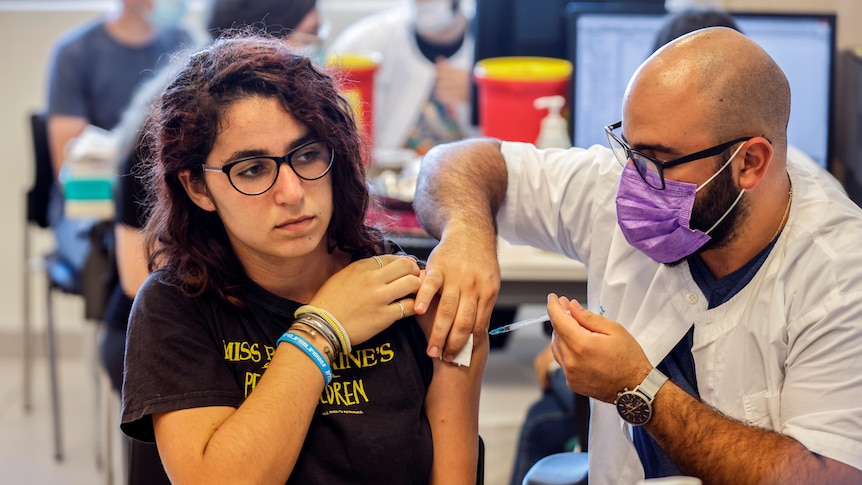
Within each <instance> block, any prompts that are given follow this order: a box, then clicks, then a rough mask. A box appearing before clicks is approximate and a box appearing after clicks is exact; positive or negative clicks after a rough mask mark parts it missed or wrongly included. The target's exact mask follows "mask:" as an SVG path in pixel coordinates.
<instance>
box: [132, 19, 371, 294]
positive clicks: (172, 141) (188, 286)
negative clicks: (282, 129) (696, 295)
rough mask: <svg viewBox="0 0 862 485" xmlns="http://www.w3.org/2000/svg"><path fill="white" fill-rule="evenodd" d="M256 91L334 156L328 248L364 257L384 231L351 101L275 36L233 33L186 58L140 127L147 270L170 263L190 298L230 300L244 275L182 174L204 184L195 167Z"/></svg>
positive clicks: (331, 80) (224, 237)
mask: <svg viewBox="0 0 862 485" xmlns="http://www.w3.org/2000/svg"><path fill="white" fill-rule="evenodd" d="M253 96H263V97H267V98H275V99H277V100H278V101H279V102H280V104H281V106H282V107H283V108H284V109H285V111H286V112H288V113H289V114H290V115H291V116H292V117H293V118H295V119H296V120H297V121H299V122H300V123H302V124H304V125H305V126H306V127H307V128H308V130H309V133H310V134H312V135H314V136H316V138H318V139H320V140H322V141H323V142H325V143H326V144H327V145H329V146H330V147H331V148H332V150H333V153H334V154H335V161H334V163H333V167H332V170H331V172H330V173H331V176H332V186H333V215H332V221H331V222H330V225H329V228H328V231H327V237H328V247H329V250H330V252H332V251H334V250H335V249H336V248H338V249H339V250H342V251H344V252H346V253H348V254H351V255H353V257H354V258H358V257H364V256H367V255H369V254H374V253H373V251H374V249H375V248H378V247H380V244H381V243H382V234H381V232H380V231H379V230H378V229H375V228H373V227H371V226H369V225H367V224H366V223H365V216H366V212H367V210H368V206H369V204H370V202H371V196H370V194H369V190H368V187H367V185H366V173H365V164H364V162H363V155H364V151H363V150H364V149H363V145H362V141H361V135H360V134H359V130H358V128H357V125H356V122H355V121H354V118H353V114H352V113H353V112H352V108H351V105H350V103H349V102H348V101H347V100H346V99H345V98H344V97H342V96H341V95H340V94H339V92H338V83H337V82H336V80H335V79H334V78H333V77H332V76H331V75H330V74H328V73H327V72H325V71H324V70H322V69H321V68H319V67H317V66H315V65H314V64H313V63H312V62H311V60H310V59H308V58H306V57H304V56H301V55H298V54H297V53H295V52H293V51H292V50H291V48H290V47H289V46H288V45H287V44H286V43H285V42H283V41H282V40H280V39H278V38H275V37H271V36H268V35H266V34H261V33H259V32H257V33H250V32H245V33H238V32H234V33H232V34H231V35H230V36H229V37H223V38H220V39H218V40H216V41H215V42H214V43H213V44H212V45H211V46H210V47H208V48H206V49H205V50H202V51H200V52H197V53H195V54H193V55H192V56H191V57H190V59H189V61H188V63H187V64H186V65H185V66H184V68H183V69H182V70H181V71H180V72H179V73H178V74H177V76H176V77H175V78H174V80H173V81H172V82H171V83H170V85H168V87H167V88H165V90H164V92H163V93H162V94H161V95H160V96H159V97H158V98H157V99H156V101H155V103H154V105H153V111H152V113H151V115H150V119H149V121H148V126H147V128H146V133H147V139H148V143H149V153H150V157H149V159H148V160H147V164H148V167H147V170H146V180H145V182H146V184H147V186H148V197H149V200H148V205H149V206H150V207H149V209H150V216H149V218H148V220H147V224H146V227H145V229H144V230H145V234H146V247H147V250H148V254H150V255H151V256H150V260H149V267H150V270H151V271H152V270H155V269H156V268H158V267H167V268H169V269H170V271H168V272H167V273H168V275H167V277H168V278H169V280H170V281H171V282H172V283H174V284H177V285H178V286H179V287H181V288H182V289H183V291H185V292H186V293H187V294H189V295H199V294H202V293H204V292H207V291H215V292H216V293H217V294H220V295H221V296H223V297H225V298H227V299H229V300H232V301H233V300H234V299H233V298H231V297H232V296H233V294H234V293H235V290H236V288H237V286H238V285H240V284H242V283H243V282H245V281H246V278H247V277H246V276H245V273H244V271H243V269H242V266H241V265H240V262H239V260H238V259H237V257H236V255H235V253H234V251H233V249H232V247H231V245H230V242H229V240H228V237H227V233H226V231H225V228H224V225H223V223H222V221H221V219H220V218H219V216H218V214H216V213H214V212H207V211H204V210H203V209H201V208H199V207H198V206H197V205H195V203H194V202H192V200H191V199H190V198H189V197H188V195H187V194H186V191H185V190H184V188H183V185H182V184H181V182H180V179H179V173H180V172H181V171H183V170H191V179H192V181H193V182H201V181H202V176H203V175H202V174H203V172H202V168H201V165H202V164H204V163H205V161H206V159H207V156H208V155H209V153H210V151H211V150H212V147H213V144H214V143H215V139H216V136H217V134H218V131H219V128H220V127H221V123H222V121H223V117H224V115H225V113H226V111H227V110H228V108H229V107H230V106H231V105H232V104H233V103H235V102H236V101H238V100H241V99H245V98H248V97H253Z"/></svg>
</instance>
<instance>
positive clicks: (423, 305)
mask: <svg viewBox="0 0 862 485" xmlns="http://www.w3.org/2000/svg"><path fill="white" fill-rule="evenodd" d="M442 288H443V273H441V272H440V271H437V270H434V269H429V270H426V271H425V276H424V278H422V283H421V284H420V285H419V290H418V291H417V292H416V303H415V305H414V310H415V311H416V313H417V314H419V315H424V314H425V312H427V311H428V309H429V308H431V302H432V300H434V296H435V295H437V293H438V292H439V291H440V290H441V289H442ZM455 304H456V305H457V302H456V303H455ZM456 308H457V307H456ZM449 311H451V310H449ZM453 314H454V313H453ZM435 320H436V318H435Z"/></svg>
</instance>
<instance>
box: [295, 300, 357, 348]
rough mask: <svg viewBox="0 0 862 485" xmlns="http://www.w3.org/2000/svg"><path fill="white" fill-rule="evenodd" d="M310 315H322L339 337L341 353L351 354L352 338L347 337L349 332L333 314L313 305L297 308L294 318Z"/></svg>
mask: <svg viewBox="0 0 862 485" xmlns="http://www.w3.org/2000/svg"><path fill="white" fill-rule="evenodd" d="M305 313H310V314H315V315H320V316H321V317H323V318H324V319H325V320H326V321H327V322H328V323H329V324H330V325H331V326H332V329H333V330H334V331H335V333H336V335H338V340H340V341H341V351H342V352H344V353H345V354H349V353H350V351H351V349H352V347H351V346H350V338H349V337H348V336H347V332H346V331H345V330H344V327H343V326H342V325H341V322H339V321H338V319H337V318H335V317H334V316H333V315H332V314H331V313H329V312H328V311H326V310H324V309H323V308H317V307H315V306H311V305H302V306H301V307H299V308H297V310H296V312H295V313H294V316H296V317H298V316H300V315H302V314H305Z"/></svg>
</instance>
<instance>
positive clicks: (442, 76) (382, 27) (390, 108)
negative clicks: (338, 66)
mask: <svg viewBox="0 0 862 485" xmlns="http://www.w3.org/2000/svg"><path fill="white" fill-rule="evenodd" d="M471 17H472V11H471V9H470V8H468V6H467V5H466V0H401V5H399V6H398V7H395V8H392V9H389V10H386V11H383V12H380V13H377V14H374V15H371V16H368V17H366V18H363V19H361V20H359V21H357V22H356V23H354V24H352V25H350V26H348V27H347V28H346V29H344V31H343V32H342V33H341V34H340V35H339V36H338V37H337V38H336V39H335V40H334V41H333V42H332V45H331V46H330V48H329V53H330V54H332V55H334V56H338V54H340V53H344V54H347V53H369V52H379V53H380V54H382V59H381V63H380V66H379V67H378V71H377V73H376V76H375V79H374V107H373V113H374V148H383V149H393V148H408V149H412V150H415V151H416V152H418V154H420V155H421V154H424V153H425V152H426V151H428V149H429V148H431V147H432V146H434V145H436V144H438V143H441V142H447V141H454V140H459V139H461V138H464V137H466V136H469V135H471V134H472V133H473V131H474V130H473V129H472V128H471V126H470V121H469V119H470V118H469V92H470V71H471V69H472V68H473V37H472V35H471V33H470V31H469V29H468V27H469V24H470V19H471Z"/></svg>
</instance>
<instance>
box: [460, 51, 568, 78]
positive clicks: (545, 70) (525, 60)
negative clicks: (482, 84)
mask: <svg viewBox="0 0 862 485" xmlns="http://www.w3.org/2000/svg"><path fill="white" fill-rule="evenodd" d="M473 74H474V75H475V76H476V77H477V78H481V79H493V80H498V81H560V80H564V79H569V78H571V76H572V63H571V62H569V61H567V60H565V59H555V58H552V57H491V58H488V59H482V60H481V61H479V62H477V63H476V67H475V68H474V69H473Z"/></svg>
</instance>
